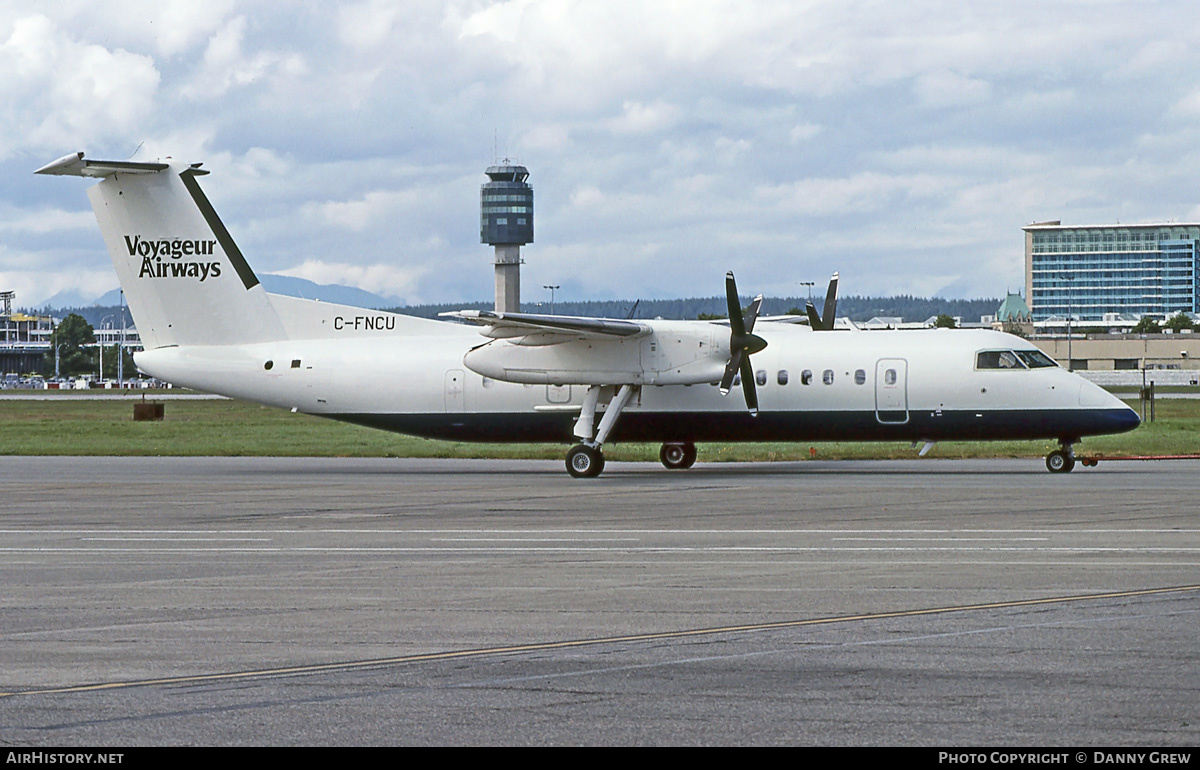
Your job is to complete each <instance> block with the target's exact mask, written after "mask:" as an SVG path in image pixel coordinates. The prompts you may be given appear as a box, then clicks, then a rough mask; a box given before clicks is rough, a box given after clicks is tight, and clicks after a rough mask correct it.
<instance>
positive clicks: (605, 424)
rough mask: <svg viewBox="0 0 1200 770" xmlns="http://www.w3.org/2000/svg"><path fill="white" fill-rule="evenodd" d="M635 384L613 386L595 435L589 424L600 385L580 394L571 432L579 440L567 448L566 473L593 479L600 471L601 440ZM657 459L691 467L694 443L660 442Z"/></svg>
mask: <svg viewBox="0 0 1200 770" xmlns="http://www.w3.org/2000/svg"><path fill="white" fill-rule="evenodd" d="M636 387H637V386H634V385H622V386H621V387H619V388H618V389H617V392H616V393H615V394H614V395H613V398H612V401H610V402H609V404H608V409H606V410H605V412H604V416H603V417H601V418H600V425H599V426H598V427H597V428H596V435H595V436H593V435H592V425H593V424H594V423H595V421H596V407H597V406H598V405H599V403H600V391H601V389H602V386H600V385H592V386H591V387H589V388H588V391H587V395H586V396H584V397H583V406H582V408H581V409H580V412H579V421H578V422H576V423H575V435H576V437H578V438H579V439H582V443H579V444H576V445H575V446H573V447H571V448H570V449H569V450H568V451H567V473H569V474H571V475H572V476H574V477H575V478H577V479H594V478H596V477H597V476H599V475H600V474H601V473H603V472H604V451H603V447H604V442H605V441H606V440H607V439H608V434H610V433H612V429H613V426H614V425H616V424H617V418H618V417H620V416H621V410H623V409H624V408H625V407H626V405H628V404H629V399H630V398H632V397H633V393H634V391H635V390H636ZM658 459H659V460H661V461H662V464H663V465H665V466H666V467H668V468H671V469H672V470H674V469H678V468H691V467H692V466H693V465H695V464H696V445H695V444H693V443H692V442H690V441H676V442H669V443H666V444H663V445H662V449H661V450H659V453H658Z"/></svg>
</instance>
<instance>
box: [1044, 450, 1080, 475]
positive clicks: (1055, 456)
mask: <svg viewBox="0 0 1200 770" xmlns="http://www.w3.org/2000/svg"><path fill="white" fill-rule="evenodd" d="M1074 469H1075V458H1074V457H1073V456H1072V455H1069V454H1067V453H1066V452H1064V451H1063V450H1061V449H1055V450H1054V451H1053V452H1051V453H1050V454H1048V455H1046V470H1048V471H1050V472H1051V473H1070V472H1071V471H1073V470H1074Z"/></svg>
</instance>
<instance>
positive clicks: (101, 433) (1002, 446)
mask: <svg viewBox="0 0 1200 770" xmlns="http://www.w3.org/2000/svg"><path fill="white" fill-rule="evenodd" d="M165 404H166V406H165V409H166V419H165V420H163V421H162V422H134V421H133V404H132V403H131V402H129V401H106V400H70V399H50V400H43V401H34V400H28V399H17V400H5V401H0V454H8V455H129V456H147V455H174V456H206V455H224V456H289V457H474V458H543V459H555V460H558V459H561V458H562V457H563V452H564V446H565V443H564V444H562V445H559V444H468V443H458V442H450V441H430V440H427V439H420V438H413V437H410V436H402V435H398V434H395V433H385V432H383V431H377V430H371V429H369V428H361V427H358V426H354V425H347V424H343V423H339V422H335V421H332V420H323V419H321V418H318V417H311V416H308V415H302V414H293V413H291V412H287V411H284V410H281V409H273V408H270V407H263V406H257V405H255V404H249V403H246V402H242V401H225V400H220V401H166V402H165ZM1131 404H1132V405H1133V406H1135V407H1136V406H1137V402H1136V401H1134V402H1131ZM1157 416H1158V420H1157V421H1156V422H1154V423H1145V424H1143V425H1142V427H1140V428H1138V429H1137V430H1136V431H1134V432H1132V433H1125V434H1121V435H1117V436H1101V437H1096V438H1090V439H1087V440H1086V441H1085V442H1084V443H1083V444H1080V445H1078V446H1077V447H1076V452H1077V453H1078V454H1081V455H1087V454H1189V453H1193V452H1200V438H1198V437H1200V400H1183V399H1178V400H1176V399H1171V400H1167V399H1163V400H1159V401H1158V402H1157ZM1056 446H1057V445H1056V444H1055V442H1053V441H999V442H949V443H942V444H938V445H937V446H936V447H935V448H934V449H933V450H932V451H931V452H930V453H929V455H928V456H929V457H949V458H966V457H1037V456H1041V455H1044V454H1045V453H1046V452H1048V451H1049V450H1051V449H1054V448H1056ZM810 447H811V448H815V449H816V457H817V459H825V460H828V459H882V458H913V457H916V451H915V450H914V449H912V448H911V447H910V446H909V444H907V443H896V442H885V443H851V442H839V443H821V444H810V443H803V444H801V443H755V444H715V443H713V444H702V445H700V447H699V449H700V460H701V461H702V462H721V461H729V462H746V461H762V460H765V461H776V460H804V459H808V458H809V457H810ZM605 455H606V456H607V457H608V458H609V459H610V460H646V461H654V462H657V461H658V445H657V444H653V445H651V444H613V445H609V446H606V447H605Z"/></svg>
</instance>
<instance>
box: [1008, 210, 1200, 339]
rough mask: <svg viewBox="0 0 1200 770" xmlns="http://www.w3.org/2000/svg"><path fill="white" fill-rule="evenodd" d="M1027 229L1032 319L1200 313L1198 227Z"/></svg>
mask: <svg viewBox="0 0 1200 770" xmlns="http://www.w3.org/2000/svg"><path fill="white" fill-rule="evenodd" d="M1023 229H1024V231H1025V291H1026V294H1025V296H1027V297H1028V298H1029V306H1030V308H1031V309H1032V311H1033V318H1034V321H1044V320H1046V319H1047V318H1050V317H1052V316H1053V317H1060V318H1064V319H1065V318H1066V317H1067V316H1068V314H1069V315H1070V316H1071V317H1073V318H1075V319H1077V320H1079V321H1101V320H1102V319H1103V318H1104V314H1105V313H1132V314H1135V315H1139V316H1142V315H1156V316H1160V317H1163V318H1166V317H1169V316H1172V315H1175V314H1176V313H1179V312H1184V313H1196V312H1200V260H1198V259H1197V257H1198V254H1197V252H1198V251H1200V224H1197V223H1174V222H1172V223H1168V224H1144V225H1087V226H1064V225H1063V224H1062V223H1061V222H1057V221H1056V222H1041V223H1037V224H1032V225H1029V226H1028V227H1025V228H1023Z"/></svg>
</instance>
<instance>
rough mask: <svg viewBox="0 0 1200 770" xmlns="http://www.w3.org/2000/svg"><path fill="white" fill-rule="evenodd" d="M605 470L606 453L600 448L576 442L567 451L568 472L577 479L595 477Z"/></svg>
mask: <svg viewBox="0 0 1200 770" xmlns="http://www.w3.org/2000/svg"><path fill="white" fill-rule="evenodd" d="M603 470H604V455H603V454H602V453H601V452H600V450H599V449H593V448H592V447H590V446H587V445H586V444H576V445H575V446H573V447H571V450H570V451H569V452H567V473H569V474H571V475H572V476H574V477H575V478H577V479H594V478H595V477H597V476H599V475H600V473H601V471H603Z"/></svg>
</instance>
